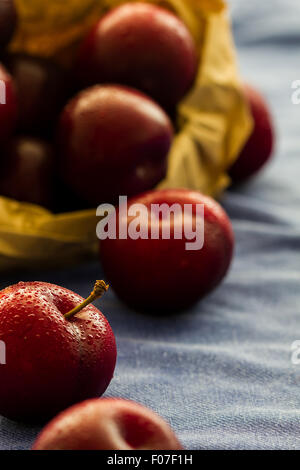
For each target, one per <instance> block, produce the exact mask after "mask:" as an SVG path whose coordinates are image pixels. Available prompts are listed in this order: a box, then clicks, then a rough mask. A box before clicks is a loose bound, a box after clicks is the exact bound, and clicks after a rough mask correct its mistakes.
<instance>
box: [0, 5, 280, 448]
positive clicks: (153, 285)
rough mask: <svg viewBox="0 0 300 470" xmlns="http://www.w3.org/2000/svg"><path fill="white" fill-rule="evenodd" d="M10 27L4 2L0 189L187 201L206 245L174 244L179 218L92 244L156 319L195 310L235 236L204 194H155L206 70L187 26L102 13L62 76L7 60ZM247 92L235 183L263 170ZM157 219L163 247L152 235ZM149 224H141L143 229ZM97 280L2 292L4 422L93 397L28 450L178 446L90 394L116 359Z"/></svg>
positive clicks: (265, 132) (149, 14)
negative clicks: (79, 287) (179, 119)
mask: <svg viewBox="0 0 300 470" xmlns="http://www.w3.org/2000/svg"><path fill="white" fill-rule="evenodd" d="M16 22H17V14H16V11H15V8H14V4H13V1H12V0H2V1H0V47H1V57H2V59H1V60H2V63H1V65H0V80H1V82H0V83H1V84H2V85H4V86H3V87H2V89H0V101H1V103H0V149H1V158H0V167H1V171H0V195H2V196H5V197H8V198H12V199H16V200H18V201H23V202H29V203H34V204H39V205H41V206H44V207H47V208H49V209H51V210H52V211H54V212H62V211H66V210H76V209H81V208H86V207H96V206H98V205H99V204H102V203H110V204H116V203H117V201H118V198H119V196H120V195H126V196H128V197H129V198H130V199H129V201H128V207H129V208H130V207H131V206H133V205H134V204H141V205H143V207H146V208H149V209H150V207H152V205H162V204H166V205H167V206H168V207H171V206H172V205H174V204H179V205H180V206H181V207H182V208H184V207H185V206H186V205H189V206H190V207H192V210H191V212H190V214H189V220H188V222H189V225H190V227H191V229H192V230H194V231H195V230H196V229H197V220H198V219H197V207H199V205H202V206H203V207H204V214H203V245H202V246H201V249H197V250H196V249H195V250H193V249H191V250H187V249H186V243H188V242H190V241H191V240H190V238H189V235H188V234H187V233H185V232H184V236H183V237H181V238H178V237H176V236H175V234H176V233H178V231H180V230H181V233H183V232H182V224H183V218H182V217H173V218H169V219H164V218H163V216H162V219H161V220H160V224H161V225H160V229H159V230H158V237H156V238H154V239H153V238H151V237H140V238H139V239H131V238H127V239H124V238H122V237H120V236H116V237H114V238H109V237H107V238H106V239H103V240H102V241H101V242H100V245H101V246H100V257H101V261H102V265H103V268H104V272H105V275H106V277H107V281H108V282H109V283H111V286H112V288H113V289H114V291H115V292H116V293H117V295H118V296H119V297H120V298H121V299H122V300H124V301H125V302H126V303H127V304H129V305H131V306H133V307H134V308H137V309H139V310H151V311H152V312H155V313H156V314H159V313H161V312H163V313H165V312H168V313H170V312H171V313H172V312H174V311H177V310H179V309H184V308H186V307H188V306H191V305H193V304H194V303H195V302H197V301H198V300H199V299H201V298H202V297H203V296H204V295H206V294H208V293H209V292H211V291H212V290H213V289H214V288H215V287H216V286H217V285H218V284H219V283H220V282H221V281H222V279H223V278H224V277H225V275H226V273H227V272H228V269H229V266H230V263H231V260H232V255H233V249H234V235H233V229H232V225H231V222H230V220H229V217H228V216H227V214H226V213H225V211H224V210H223V209H222V207H221V206H220V204H218V203H217V202H216V201H214V200H213V199H211V198H210V197H207V196H205V195H203V194H200V193H199V192H197V191H191V190H188V189H183V188H174V189H168V190H154V188H155V187H156V185H157V184H158V183H159V182H160V181H161V180H162V179H163V178H164V176H165V175H166V171H167V157H168V153H169V150H170V147H171V145H172V142H173V138H174V135H175V127H176V126H175V122H176V107H177V105H178V103H179V102H180V100H181V99H182V98H183V97H184V96H185V95H186V94H187V93H188V92H189V90H190V89H191V88H192V86H193V83H194V81H195V79H196V76H197V74H198V73H201V67H200V68H199V60H200V59H199V56H198V51H197V49H196V46H195V43H194V40H193V37H192V35H191V34H190V32H189V30H188V29H187V27H186V26H185V24H184V23H183V22H182V21H181V19H179V18H178V17H177V16H175V15H174V14H173V13H172V12H170V11H169V10H166V9H164V8H161V7H157V6H154V5H152V4H147V3H131V2H130V3H126V4H124V5H122V6H120V7H117V8H115V9H113V10H111V11H109V12H108V13H106V14H105V15H104V16H103V17H102V18H100V20H99V21H98V22H97V24H95V26H94V27H93V28H92V30H91V31H90V32H89V33H88V34H87V36H86V37H85V38H84V39H83V41H82V44H81V45H80V47H79V48H78V51H77V54H76V57H75V60H74V62H73V63H72V65H71V66H70V67H69V68H63V67H61V66H59V65H58V64H56V63H54V62H52V61H51V60H49V59H45V58H40V57H32V56H28V55H25V54H13V53H11V52H8V49H7V47H6V46H7V45H8V43H9V41H10V39H11V37H12V35H13V32H14V29H15V27H16ZM244 90H245V99H246V100H247V101H248V103H249V110H250V112H251V114H252V116H253V123H254V127H253V132H252V134H251V136H250V137H249V140H248V142H246V144H245V147H244V148H243V150H242V151H241V153H240V155H239V156H238V158H237V161H236V162H235V164H234V165H233V167H232V168H231V169H230V176H231V178H232V181H233V182H234V183H239V182H241V181H243V180H246V179H247V178H249V177H250V176H252V175H253V174H254V173H256V172H257V171H258V170H259V169H260V168H261V167H262V166H263V164H264V163H265V162H266V161H267V160H268V159H269V157H270V155H271V152H272V146H273V137H274V133H273V126H272V120H271V116H270V113H269V111H268V107H267V105H266V103H265V101H264V99H263V98H262V96H261V95H260V94H259V93H258V92H257V91H255V90H254V89H253V88H252V87H250V86H249V85H244ZM174 121H175V122H174ZM120 210H121V208H119V210H118V211H120ZM118 211H117V213H118ZM127 219H128V220H127V221H126V224H127V225H129V223H130V222H131V220H130V217H127ZM116 220H119V219H118V218H116ZM143 225H144V227H143ZM166 225H167V226H168V228H169V230H170V239H164V238H163V237H162V236H159V235H161V230H162V226H166ZM145 227H147V229H146V230H149V220H148V217H147V220H146V219H145V218H144V219H140V227H139V229H140V232H141V233H145V232H143V228H145ZM118 229H119V227H117V230H116V233H117V234H118V233H119V230H118ZM99 285H100V287H101V288H100V291H101V292H100V293H99V292H98V291H97V289H96V287H95V290H94V291H93V292H92V294H91V296H90V297H89V298H88V300H87V301H85V302H84V301H83V299H82V298H81V297H80V296H78V295H76V294H74V293H73V292H71V291H69V290H67V289H65V288H63V287H58V286H55V285H52V284H47V283H42V282H34V283H26V282H25V283H24V282H22V283H19V284H16V285H14V286H11V287H8V288H6V289H4V290H3V291H2V292H1V293H0V341H1V342H2V344H5V346H6V350H7V362H6V364H5V365H4V364H2V365H0V383H1V388H0V414H3V415H5V416H8V417H10V418H13V419H17V420H26V421H28V420H29V421H36V420H40V419H47V418H49V417H53V416H54V415H55V414H57V413H58V412H60V411H61V410H64V409H66V408H67V407H68V406H70V405H73V404H74V403H78V402H81V401H82V400H85V399H91V400H88V401H85V402H83V403H80V404H77V405H75V406H73V407H72V408H70V409H68V410H67V411H65V412H63V413H62V414H60V415H59V416H58V417H57V418H55V419H54V420H53V421H52V422H51V423H50V424H49V425H48V426H47V427H46V428H45V430H44V431H43V432H42V434H41V435H40V437H39V438H38V440H37V442H36V443H35V445H34V449H180V448H181V445H180V443H179V442H178V440H177V438H176V437H175V435H174V433H173V432H172V430H171V429H170V428H169V426H168V425H167V424H166V423H165V422H164V421H163V420H162V419H161V418H160V417H158V416H157V415H155V414H154V413H152V412H151V411H150V410H147V409H146V408H144V407H142V406H141V405H137V404H135V403H133V402H130V401H124V400H121V399H102V400H94V399H93V398H94V397H97V396H99V395H102V394H103V393H104V391H105V390H106V388H107V386H108V385H109V383H110V381H111V379H112V376H113V372H114V368H115V363H116V343H115V338H114V334H113V332H112V330H111V327H110V325H109V323H108V322H107V320H106V319H105V317H104V315H103V314H102V313H101V312H100V311H99V310H98V309H97V308H96V307H94V306H92V305H90V303H91V302H92V301H93V300H95V299H96V298H97V297H99V296H100V295H102V294H103V293H104V290H106V288H107V286H106V285H105V283H102V284H101V283H100V284H99ZM99 285H98V288H99ZM74 309H75V311H74ZM2 384H5V385H2Z"/></svg>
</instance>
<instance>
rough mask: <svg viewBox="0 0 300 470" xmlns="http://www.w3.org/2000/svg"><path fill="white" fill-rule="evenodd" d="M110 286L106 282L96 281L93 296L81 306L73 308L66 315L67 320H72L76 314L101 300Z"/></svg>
mask: <svg viewBox="0 0 300 470" xmlns="http://www.w3.org/2000/svg"><path fill="white" fill-rule="evenodd" d="M108 288H109V285H108V284H106V283H105V282H104V281H96V283H95V286H94V289H93V291H92V292H91V295H90V296H89V297H88V298H87V299H85V300H84V301H83V302H82V303H81V304H79V305H77V307H75V308H73V309H72V310H70V311H69V312H67V313H65V314H64V317H65V319H66V320H70V318H72V317H73V316H74V315H76V313H78V312H80V311H81V310H82V309H83V308H84V307H86V306H87V305H89V304H91V303H92V302H94V300H96V299H100V297H102V295H103V294H105V292H106V291H107V290H108Z"/></svg>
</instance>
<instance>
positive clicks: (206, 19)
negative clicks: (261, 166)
mask: <svg viewBox="0 0 300 470" xmlns="http://www.w3.org/2000/svg"><path fill="white" fill-rule="evenodd" d="M127 1H128V0H127ZM149 1H150V2H152V3H156V4H159V5H161V6H164V7H167V8H170V9H171V10H173V11H174V12H176V13H177V14H178V15H179V16H180V17H181V18H182V19H183V21H184V22H185V23H186V25H187V26H188V28H189V29H190V31H191V33H192V35H193V36H194V39H195V41H196V44H197V46H198V51H199V71H198V76H197V79H196V82H195V84H194V87H193V89H192V90H191V92H190V93H189V94H188V96H187V97H186V98H185V99H184V100H183V101H182V102H181V103H180V105H179V107H178V124H179V129H180V131H179V133H178V135H177V136H176V138H175V141H174V144H173V146H172V149H171V151H170V155H169V166H168V172H167V175H166V178H165V179H164V180H163V181H162V182H161V183H160V184H159V187H160V188H170V187H187V188H191V189H197V190H200V191H202V192H204V193H206V194H209V195H211V196H215V197H216V196H218V195H220V194H221V192H222V191H223V190H224V189H225V188H226V186H227V185H228V184H229V178H228V176H227V174H226V170H227V169H228V168H229V166H230V165H231V164H232V163H233V162H234V161H235V159H236V157H237V155H238V153H239V151H240V150H241V148H242V146H243V145H244V143H245V141H246V139H247V138H248V136H249V134H250V132H251V129H252V120H251V117H250V114H249V109H248V107H247V104H246V103H245V100H244V98H243V94H242V88H241V82H240V77H239V74H238V70H237V65H236V56H235V48H234V44H233V41H232V35H231V28H230V22H229V19H228V13H227V9H226V5H225V3H224V2H223V0H164V1H159V0H149ZM121 3H125V1H124V0H64V1H63V2H62V1H61V0H48V1H46V0H16V5H17V8H18V11H19V16H20V21H19V26H18V31H17V33H16V35H15V37H14V39H13V41H12V44H11V46H10V47H11V50H13V51H22V52H24V51H25V52H29V53H31V54H36V55H41V56H52V57H56V58H57V60H62V58H63V57H66V56H70V57H71V56H72V54H74V50H76V44H77V43H78V41H79V40H80V39H81V37H82V36H83V35H84V34H85V32H86V31H87V30H88V28H89V27H90V26H91V24H93V23H94V22H95V21H96V20H97V18H99V17H100V16H101V14H103V13H105V11H107V10H108V9H109V8H112V7H114V6H116V5H119V4H121ZM99 202H100V201H99ZM101 202H103V201H101ZM95 214H96V213H95V210H88V211H80V212H73V213H68V214H59V215H54V214H52V213H51V212H49V211H48V210H46V209H44V208H41V207H38V206H34V205H32V204H27V203H20V202H17V201H13V200H10V199H6V198H3V197H0V269H2V270H4V269H9V268H16V267H31V266H41V267H43V266H45V265H53V264H54V265H62V264H66V263H68V262H70V261H79V260H81V259H85V258H86V257H87V256H90V255H94V254H95V253H96V250H97V239H96V224H97V218H96V215H95Z"/></svg>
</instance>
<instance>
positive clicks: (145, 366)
mask: <svg viewBox="0 0 300 470" xmlns="http://www.w3.org/2000/svg"><path fill="white" fill-rule="evenodd" d="M230 3H231V6H232V12H233V25H234V33H235V38H236V42H237V46H238V49H239V57H240V65H241V70H242V72H243V74H244V76H245V77H247V79H248V80H249V81H250V82H252V83H253V84H255V85H257V86H258V87H259V88H260V89H261V90H262V91H263V92H264V93H265V95H266V97H267V98H268V100H269V103H270V105H271V107H272V109H273V112H274V115H275V120H276V127H277V130H278V143H277V151H276V155H275V158H274V160H273V162H272V164H271V165H270V166H268V167H267V168H266V169H265V171H264V172H263V173H262V174H260V175H259V176H258V177H257V178H256V179H254V180H253V181H251V182H250V183H249V184H247V185H246V186H244V187H243V188H240V189H239V190H235V191H230V192H227V194H226V195H225V198H224V205H225V208H226V210H227V211H228V213H229V215H230V217H231V218H232V220H233V224H234V230H235V234H236V242H237V243H236V256H235V260H234V263H233V267H232V270H231V272H230V274H229V276H228V277H227V279H226V281H225V282H224V283H223V284H222V286H221V287H220V288H219V289H217V290H216V291H215V292H214V293H213V294H212V295H210V296H209V297H208V298H206V299H205V300H204V301H203V302H201V303H199V304H198V305H197V306H196V307H195V308H194V309H192V310H189V311H187V312H185V313H184V314H182V315H178V316H176V317H174V318H172V319H171V320H170V319H159V318H155V319H153V318H151V317H148V316H142V315H139V314H137V313H135V312H134V311H131V310H129V309H127V308H126V307H124V305H122V304H121V303H120V302H119V301H118V300H117V299H116V298H115V296H114V294H113V292H112V291H110V292H109V294H108V295H106V296H105V297H104V299H103V301H101V309H102V310H103V312H104V313H105V314H106V315H107V317H108V319H109V321H110V322H111V324H112V327H113V329H114V331H115V333H116V336H117V342H118V350H119V357H118V364H117V368H116V373H115V378H114V380H113V381H112V383H111V386H110V387H109V389H108V391H107V393H106V395H107V396H121V397H126V398H131V399H133V400H137V401H139V402H141V403H144V404H145V405H147V406H149V407H151V408H153V409H154V410H156V411H157V412H158V413H160V414H161V415H162V416H164V417H165V418H166V419H167V420H169V422H170V423H171V425H172V426H173V428H174V429H175V430H176V432H177V433H178V436H179V438H180V439H181V441H182V442H183V444H184V445H185V446H186V447H187V448H189V449H200V448H201V449H299V448H300V424H299V423H300V365H298V366H297V365H293V364H292V363H291V344H292V342H293V341H294V340H297V339H300V213H299V206H300V180H299V176H300V158H299V147H300V142H299V129H300V105H299V106H296V105H293V104H292V102H291V93H292V90H291V83H292V81H293V80H296V79H300V54H299V51H300V3H299V1H298V0H267V1H265V2H263V1H261V0H260V1H258V0H252V1H251V2H246V1H245V0H231V2H230ZM99 276H100V277H101V269H100V267H99V265H98V263H93V264H88V265H85V266H81V267H77V268H73V269H71V270H65V271H59V272H55V273H54V272H36V273H30V274H29V275H28V274H26V273H18V274H16V275H15V276H14V277H10V278H7V277H6V278H4V277H2V278H1V280H0V281H1V287H4V286H5V285H7V284H11V283H14V282H16V281H19V280H20V279H23V280H36V279H39V280H46V281H49V282H54V283H57V284H62V285H65V286H66V287H68V288H70V289H72V290H74V291H76V292H79V293H80V294H82V295H87V294H88V293H89V291H90V288H91V283H92V282H93V280H94V279H95V278H99ZM1 386H2V384H1ZM37 431H38V429H37V428H33V427H30V426H23V425H19V424H16V423H14V422H12V421H9V420H6V419H4V418H0V448H1V449H28V448H30V446H31V444H32V442H33V440H34V438H35V436H36V433H37Z"/></svg>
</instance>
